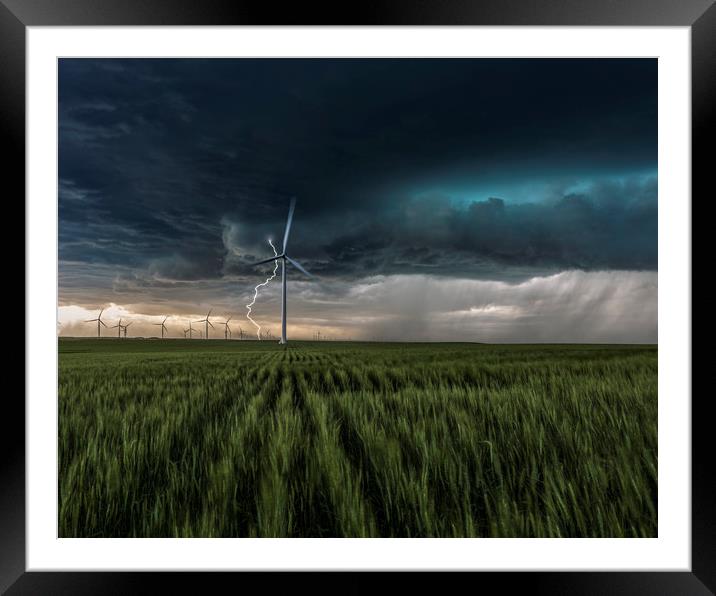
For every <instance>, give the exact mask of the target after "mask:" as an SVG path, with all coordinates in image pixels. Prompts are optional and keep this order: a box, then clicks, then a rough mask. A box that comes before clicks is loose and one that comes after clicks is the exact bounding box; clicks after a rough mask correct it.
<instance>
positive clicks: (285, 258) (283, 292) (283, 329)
mask: <svg viewBox="0 0 716 596" xmlns="http://www.w3.org/2000/svg"><path fill="white" fill-rule="evenodd" d="M295 208H296V199H291V204H290V206H289V208H288V219H287V220H286V230H285V231H284V233H283V249H282V252H281V254H280V255H276V256H275V257H269V258H268V259H264V260H263V261H259V262H258V263H254V264H253V265H252V267H255V266H256V265H263V264H264V263H272V262H274V261H278V260H280V261H281V341H279V343H280V344H285V343H286V261H288V262H289V263H291V265H293V266H294V267H295V268H296V269H298V270H299V271H300V272H301V273H303V274H304V275H307V276H308V277H313V276H312V275H311V274H310V273H309V272H308V271H306V270H305V269H304V268H303V266H302V265H301V264H300V263H298V262H297V261H294V260H293V259H292V258H291V257H289V256H288V255H287V254H286V248H287V247H288V234H289V232H290V231H291V222H292V221H293V210H294V209H295Z"/></svg>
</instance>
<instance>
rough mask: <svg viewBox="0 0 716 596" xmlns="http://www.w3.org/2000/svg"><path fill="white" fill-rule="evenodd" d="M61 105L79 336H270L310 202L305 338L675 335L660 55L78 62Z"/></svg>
mask: <svg viewBox="0 0 716 596" xmlns="http://www.w3.org/2000/svg"><path fill="white" fill-rule="evenodd" d="M58 94H59V180H58V201H59V306H60V310H59V325H58V330H59V333H60V334H61V335H92V334H96V327H94V326H93V325H92V324H87V323H82V322H81V321H83V320H84V319H86V318H94V317H95V316H96V313H97V311H98V310H99V308H101V307H107V310H106V314H105V315H104V318H105V320H106V321H107V323H108V325H114V324H116V320H117V319H118V318H119V317H120V316H121V317H124V319H125V322H126V321H128V320H133V321H134V324H133V327H130V332H129V334H130V335H156V333H157V329H158V328H157V327H152V326H151V323H153V322H157V321H159V320H161V319H160V315H168V316H169V317H170V319H169V320H168V321H167V326H168V327H169V333H170V335H173V336H177V335H179V336H180V335H181V334H182V330H183V329H185V328H186V327H187V325H188V321H189V320H192V319H198V318H202V317H203V316H204V315H205V314H206V312H207V311H208V310H209V309H210V308H213V312H212V316H213V315H215V316H216V318H215V319H214V323H215V325H216V329H215V330H214V331H213V333H214V336H216V337H219V336H223V331H221V327H220V326H219V325H218V322H219V321H221V320H223V319H225V318H226V317H229V316H233V320H232V328H233V329H234V333H235V334H236V332H237V331H238V329H239V326H241V328H242V329H243V330H244V333H245V334H246V335H249V334H250V333H255V331H256V328H255V327H254V326H253V325H252V324H251V323H250V322H249V321H248V320H247V319H246V318H245V314H246V308H245V305H246V304H247V303H249V302H250V301H251V299H252V298H253V295H254V286H256V284H258V283H261V282H263V281H264V280H265V279H266V277H267V275H270V273H271V271H272V269H273V267H272V266H271V265H266V266H263V267H259V268H252V267H250V266H249V265H250V263H252V262H253V261H256V260H260V259H263V258H266V257H268V256H270V255H271V254H272V250H271V247H270V246H269V243H268V239H269V238H272V239H273V240H274V243H275V244H276V245H277V246H278V245H279V244H280V240H281V238H282V236H283V228H284V225H285V220H286V215H287V211H288V205H289V201H290V198H291V197H296V199H297V206H296V212H295V221H294V226H293V228H292V231H291V238H290V243H289V254H291V255H292V256H293V257H294V258H295V259H297V260H298V261H300V262H301V263H302V264H303V265H304V266H305V267H306V268H307V269H308V270H309V271H310V272H311V273H313V274H314V275H315V277H314V278H312V279H308V278H306V277H304V276H303V275H302V274H301V273H299V272H298V271H297V270H295V269H293V268H290V269H289V277H288V279H289V336H293V337H295V338H300V337H304V338H310V337H311V336H312V335H313V334H314V333H316V332H318V331H320V332H321V333H322V335H323V336H324V337H330V338H333V339H348V338H351V339H380V340H421V341H422V340H425V341H430V340H434V341H446V340H454V341H501V342H502V341H504V342H509V341H520V342H522V341H535V342H541V341H555V342H558V341H579V342H634V343H637V342H656V340H657V63H656V60H653V59H430V60H426V59H395V60H392V59H390V60H389V59H376V60H363V59H335V60H333V59H313V60H310V59H285V60H277V59H209V60H197V59H132V60H118V59H60V61H59V89H58ZM279 281H280V278H279V277H277V278H276V279H275V280H274V281H272V282H271V283H270V284H269V285H268V286H266V287H265V288H262V289H261V291H260V293H259V295H258V299H257V301H256V305H255V306H254V309H253V313H254V318H255V319H256V320H257V321H258V322H259V323H260V324H261V325H263V326H264V328H265V329H266V328H270V329H271V330H272V332H273V334H274V336H276V335H277V334H278V332H279V319H280V295H279V289H280V284H279ZM113 331H116V329H115V330H113ZM113 331H110V330H107V334H110V333H111V332H113Z"/></svg>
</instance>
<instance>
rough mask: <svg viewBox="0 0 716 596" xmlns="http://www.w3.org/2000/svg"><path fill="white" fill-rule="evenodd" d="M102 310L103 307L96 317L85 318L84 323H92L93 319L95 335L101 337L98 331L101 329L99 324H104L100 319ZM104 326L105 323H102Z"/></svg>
mask: <svg viewBox="0 0 716 596" xmlns="http://www.w3.org/2000/svg"><path fill="white" fill-rule="evenodd" d="M103 312H104V309H102V310H100V311H99V314H98V315H97V318H96V319H87V320H86V321H85V323H94V322H95V321H97V337H102V333H101V332H100V330H101V327H100V325H104V321H103V320H102V313H103ZM104 326H105V327H106V326H107V325H104Z"/></svg>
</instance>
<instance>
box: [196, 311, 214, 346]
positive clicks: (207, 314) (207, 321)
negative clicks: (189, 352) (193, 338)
mask: <svg viewBox="0 0 716 596" xmlns="http://www.w3.org/2000/svg"><path fill="white" fill-rule="evenodd" d="M212 310H214V309H213V308H210V309H209V312H208V313H206V318H204V319H199V320H198V321H194V322H195V323H205V326H206V339H209V325H211V321H210V320H209V315H210V314H211V311H212ZM211 328H212V329H213V328H214V326H213V325H211ZM199 337H201V332H200V333H199Z"/></svg>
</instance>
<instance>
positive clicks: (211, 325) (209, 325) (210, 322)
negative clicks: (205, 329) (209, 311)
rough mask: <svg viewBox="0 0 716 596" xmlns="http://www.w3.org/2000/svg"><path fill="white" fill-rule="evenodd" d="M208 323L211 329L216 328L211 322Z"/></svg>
mask: <svg viewBox="0 0 716 596" xmlns="http://www.w3.org/2000/svg"><path fill="white" fill-rule="evenodd" d="M206 322H207V323H209V327H211V328H212V329H213V328H214V326H213V325H212V324H211V321H209V320H207V321H206Z"/></svg>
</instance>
